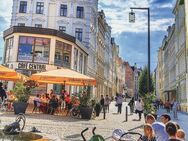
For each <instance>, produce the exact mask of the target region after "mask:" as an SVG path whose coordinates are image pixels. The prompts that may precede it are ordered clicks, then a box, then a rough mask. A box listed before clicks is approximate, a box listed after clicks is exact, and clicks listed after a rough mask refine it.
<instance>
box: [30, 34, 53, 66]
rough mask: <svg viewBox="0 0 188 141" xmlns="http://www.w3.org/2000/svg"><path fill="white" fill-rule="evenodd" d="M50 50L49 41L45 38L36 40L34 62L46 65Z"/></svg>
mask: <svg viewBox="0 0 188 141" xmlns="http://www.w3.org/2000/svg"><path fill="white" fill-rule="evenodd" d="M49 50H50V40H49V39H45V38H36V40H35V53H34V62H38V63H48V59H49Z"/></svg>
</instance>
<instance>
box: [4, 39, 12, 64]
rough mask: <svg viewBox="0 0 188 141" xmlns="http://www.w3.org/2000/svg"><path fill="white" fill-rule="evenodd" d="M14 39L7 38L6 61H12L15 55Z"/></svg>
mask: <svg viewBox="0 0 188 141" xmlns="http://www.w3.org/2000/svg"><path fill="white" fill-rule="evenodd" d="M13 41H14V38H13V37H12V38H9V39H6V54H5V62H6V63H8V62H10V61H12V55H13V49H12V48H13Z"/></svg>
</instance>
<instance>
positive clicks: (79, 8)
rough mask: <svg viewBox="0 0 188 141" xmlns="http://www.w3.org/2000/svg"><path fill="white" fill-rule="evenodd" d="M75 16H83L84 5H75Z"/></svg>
mask: <svg viewBox="0 0 188 141" xmlns="http://www.w3.org/2000/svg"><path fill="white" fill-rule="evenodd" d="M76 17H77V18H84V7H80V6H77V10H76Z"/></svg>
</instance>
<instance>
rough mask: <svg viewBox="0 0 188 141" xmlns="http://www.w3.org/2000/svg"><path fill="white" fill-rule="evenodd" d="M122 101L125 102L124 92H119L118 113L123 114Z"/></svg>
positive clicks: (117, 100) (117, 98)
mask: <svg viewBox="0 0 188 141" xmlns="http://www.w3.org/2000/svg"><path fill="white" fill-rule="evenodd" d="M122 103H123V96H122V94H118V95H117V97H116V104H117V107H118V111H117V113H118V114H121V111H122Z"/></svg>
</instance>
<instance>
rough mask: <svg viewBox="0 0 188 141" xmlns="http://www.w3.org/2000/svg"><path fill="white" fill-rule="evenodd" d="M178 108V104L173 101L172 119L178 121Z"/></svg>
mask: <svg viewBox="0 0 188 141" xmlns="http://www.w3.org/2000/svg"><path fill="white" fill-rule="evenodd" d="M178 107H179V102H178V101H176V100H174V103H173V106H172V111H173V116H174V119H178Z"/></svg>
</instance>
